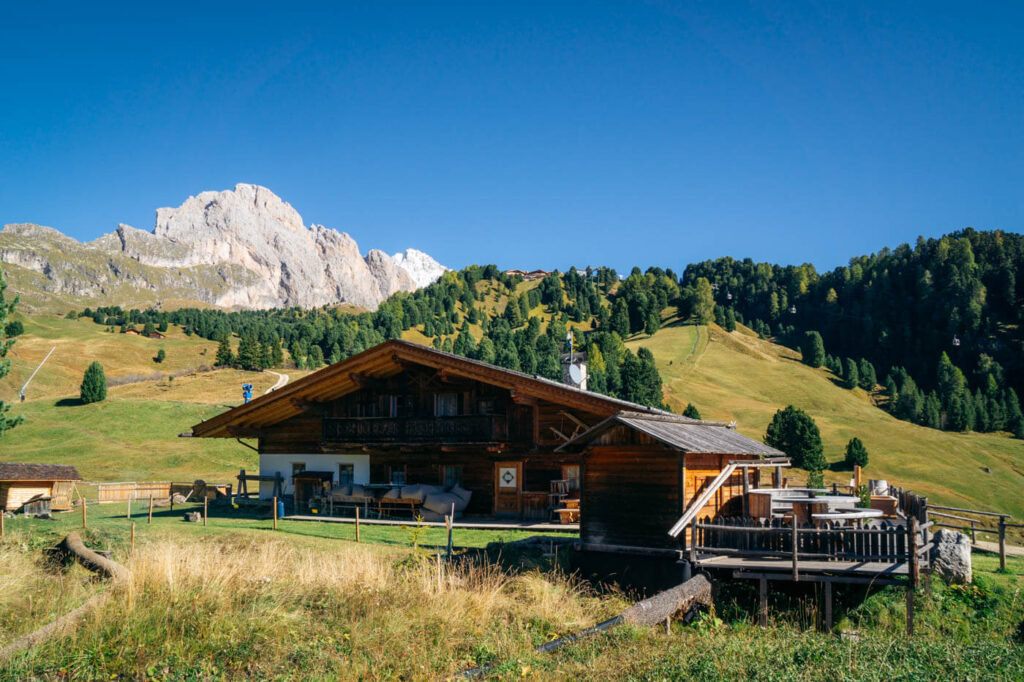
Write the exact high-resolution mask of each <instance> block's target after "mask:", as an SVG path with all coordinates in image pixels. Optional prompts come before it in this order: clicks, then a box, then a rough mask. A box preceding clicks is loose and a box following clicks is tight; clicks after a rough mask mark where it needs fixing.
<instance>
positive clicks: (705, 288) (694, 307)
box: [690, 277, 715, 324]
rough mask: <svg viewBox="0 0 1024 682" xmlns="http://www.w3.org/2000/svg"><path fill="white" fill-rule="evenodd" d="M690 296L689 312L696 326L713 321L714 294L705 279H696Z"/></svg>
mask: <svg viewBox="0 0 1024 682" xmlns="http://www.w3.org/2000/svg"><path fill="white" fill-rule="evenodd" d="M690 295H691V296H692V302H691V304H690V311H691V313H692V314H693V316H694V318H695V321H696V322H697V324H708V323H709V322H711V320H713V319H715V294H714V291H712V289H711V282H709V281H708V279H707V278H706V277H698V278H697V281H696V282H695V283H694V287H693V289H692V291H691V294H690Z"/></svg>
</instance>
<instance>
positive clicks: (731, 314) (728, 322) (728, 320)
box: [725, 308, 736, 332]
mask: <svg viewBox="0 0 1024 682" xmlns="http://www.w3.org/2000/svg"><path fill="white" fill-rule="evenodd" d="M725 331H727V332H734V331H736V311H734V310H733V309H732V308H727V309H726V311H725Z"/></svg>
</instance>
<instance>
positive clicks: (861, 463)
mask: <svg viewBox="0 0 1024 682" xmlns="http://www.w3.org/2000/svg"><path fill="white" fill-rule="evenodd" d="M846 465H847V466H848V467H850V468H851V469H852V468H853V467H855V466H858V467H861V468H864V467H866V466H867V465H868V450H867V448H865V447H864V443H862V442H861V440H860V438H857V437H854V438H851V439H850V442H849V443H847V444H846Z"/></svg>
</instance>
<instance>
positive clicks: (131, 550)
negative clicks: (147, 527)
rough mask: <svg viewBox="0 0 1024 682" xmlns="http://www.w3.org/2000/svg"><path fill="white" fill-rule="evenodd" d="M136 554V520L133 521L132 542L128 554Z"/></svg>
mask: <svg viewBox="0 0 1024 682" xmlns="http://www.w3.org/2000/svg"><path fill="white" fill-rule="evenodd" d="M133 554H135V522H134V521H132V544H131V547H130V548H129V550H128V556H131V555H133Z"/></svg>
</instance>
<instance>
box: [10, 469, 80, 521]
mask: <svg viewBox="0 0 1024 682" xmlns="http://www.w3.org/2000/svg"><path fill="white" fill-rule="evenodd" d="M81 480H82V477H81V476H79V475H78V470H77V469H75V467H73V466H70V465H67V464H28V463H23V462H0V509H2V510H7V511H15V510H17V509H20V508H21V507H22V505H24V504H25V503H26V502H28V501H29V500H31V499H32V498H34V497H38V496H43V497H50V498H52V499H51V503H50V508H51V509H54V510H58V511H59V510H66V509H71V494H72V491H73V490H74V487H75V481H81Z"/></svg>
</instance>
